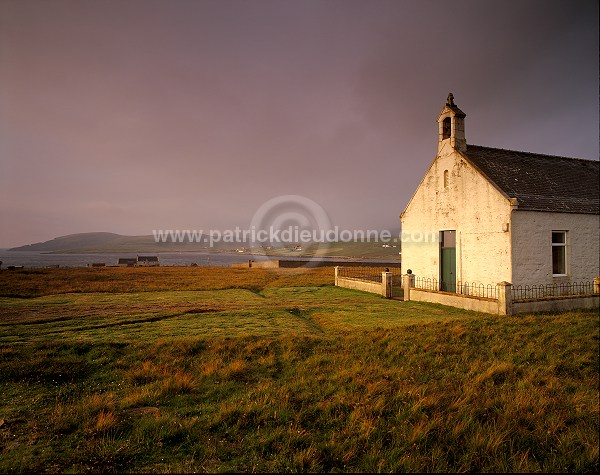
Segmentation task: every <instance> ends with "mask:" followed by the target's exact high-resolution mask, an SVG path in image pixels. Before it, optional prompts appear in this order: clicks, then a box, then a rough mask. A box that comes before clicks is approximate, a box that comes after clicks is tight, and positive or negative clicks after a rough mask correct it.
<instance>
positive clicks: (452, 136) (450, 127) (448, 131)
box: [437, 93, 467, 153]
mask: <svg viewBox="0 0 600 475" xmlns="http://www.w3.org/2000/svg"><path fill="white" fill-rule="evenodd" d="M466 116H467V115H466V114H465V113H464V112H463V111H461V110H460V109H459V108H458V107H457V106H456V104H454V94H452V93H450V94H448V98H447V99H446V104H445V105H444V108H443V109H442V112H440V115H439V117H438V119H437V122H438V129H439V139H438V153H439V152H440V150H441V149H442V147H443V146H444V145H446V144H448V145H450V146H451V147H453V148H455V149H456V150H459V151H461V152H465V151H466V150H467V140H466V139H465V117H466Z"/></svg>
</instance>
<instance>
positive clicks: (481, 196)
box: [400, 94, 600, 292]
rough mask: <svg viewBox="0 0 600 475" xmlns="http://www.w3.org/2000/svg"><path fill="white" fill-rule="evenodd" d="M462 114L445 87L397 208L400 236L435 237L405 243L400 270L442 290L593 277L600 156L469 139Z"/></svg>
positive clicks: (598, 269)
mask: <svg viewBox="0 0 600 475" xmlns="http://www.w3.org/2000/svg"><path fill="white" fill-rule="evenodd" d="M465 117H466V114H465V113H464V112H463V111H461V110H460V109H459V108H458V107H457V106H456V104H455V103H454V98H453V95H452V94H449V95H448V100H447V102H446V104H445V105H444V107H443V109H442V111H441V113H440V115H439V117H438V119H437V122H438V127H439V139H438V144H437V155H436V156H435V158H434V160H433V162H432V163H431V166H430V167H429V169H428V170H427V173H426V174H425V176H424V177H423V179H422V180H421V183H420V184H419V186H418V187H417V189H416V191H415V192H414V194H413V196H412V198H411V199H410V201H409V203H408V205H407V206H406V209H405V210H404V211H403V212H402V214H401V215H400V221H401V224H402V234H403V236H430V237H431V236H433V237H434V238H433V239H412V240H410V239H409V240H408V241H407V242H403V243H402V269H403V271H404V272H407V271H408V269H410V270H411V271H412V273H413V274H414V275H416V276H417V277H422V278H430V279H433V280H435V281H436V282H438V283H439V287H440V288H439V289H438V290H442V291H448V292H455V291H456V286H457V283H465V282H481V283H484V284H492V285H495V284H496V283H498V282H503V281H504V282H509V283H512V284H513V286H518V285H533V284H543V285H547V284H569V283H573V282H579V281H591V280H593V279H594V278H595V277H597V276H599V275H600V257H599V256H600V247H599V242H600V168H599V162H598V161H595V160H584V159H579V158H567V157H559V156H551V155H542V154H537V153H529V152H519V151H513V150H504V149H498V148H490V147H483V146H479V145H470V144H467V141H466V138H465ZM425 241H428V242H425Z"/></svg>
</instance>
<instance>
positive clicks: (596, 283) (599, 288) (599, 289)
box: [594, 277, 600, 294]
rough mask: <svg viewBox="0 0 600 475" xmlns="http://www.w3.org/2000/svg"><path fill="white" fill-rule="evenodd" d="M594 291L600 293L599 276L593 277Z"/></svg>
mask: <svg viewBox="0 0 600 475" xmlns="http://www.w3.org/2000/svg"><path fill="white" fill-rule="evenodd" d="M594 293H595V294H600V277H594Z"/></svg>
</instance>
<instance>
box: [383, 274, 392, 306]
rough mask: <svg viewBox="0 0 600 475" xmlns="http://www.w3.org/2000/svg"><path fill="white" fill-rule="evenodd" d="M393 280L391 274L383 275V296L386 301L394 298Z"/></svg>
mask: <svg viewBox="0 0 600 475" xmlns="http://www.w3.org/2000/svg"><path fill="white" fill-rule="evenodd" d="M392 279H393V276H392V273H391V272H382V273H381V295H382V296H383V297H385V298H386V299H391V298H392Z"/></svg>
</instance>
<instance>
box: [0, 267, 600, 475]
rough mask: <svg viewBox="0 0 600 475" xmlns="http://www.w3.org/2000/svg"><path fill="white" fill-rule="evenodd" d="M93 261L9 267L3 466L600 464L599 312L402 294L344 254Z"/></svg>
mask: <svg viewBox="0 0 600 475" xmlns="http://www.w3.org/2000/svg"><path fill="white" fill-rule="evenodd" d="M96 270H97V269H93V270H91V271H96ZM163 270H164V271H165V274H164V275H162V274H161V272H162V271H163ZM82 271H84V270H79V269H78V270H73V274H72V278H71V279H69V278H68V277H69V276H68V273H69V272H68V270H64V271H63V270H58V269H57V270H48V271H43V272H42V273H41V274H24V275H25V276H26V277H24V278H23V279H24V281H23V282H18V280H19V278H20V277H19V273H16V272H15V273H12V274H10V276H9V277H7V276H6V274H8V273H4V272H3V273H1V274H4V275H2V277H0V281H2V283H3V285H5V284H6V285H7V287H6V288H10V290H8V291H6V293H4V287H2V288H1V289H2V292H3V293H4V295H7V294H11V295H15V294H19V295H20V297H21V298H14V297H4V298H1V299H0V312H1V314H0V315H1V317H0V391H1V394H2V407H1V409H0V472H23V471H27V472H32V471H35V472H65V471H67V472H111V471H128V472H191V471H209V472H215V471H242V472H250V471H345V472H359V471H360V472H364V471H451V472H457V471H500V472H513V471H527V472H530V471H544V472H547V471H593V470H595V469H597V468H598V442H599V440H598V428H599V414H598V383H599V378H598V370H599V367H598V315H597V313H596V312H594V311H576V312H569V313H562V314H537V315H522V316H514V317H495V316H490V315H485V314H477V313H472V312H465V311H462V310H457V309H451V308H448V307H443V306H439V305H432V304H421V303H416V302H398V301H390V300H385V299H382V298H380V297H378V296H376V295H371V294H366V293H361V292H358V291H352V290H348V289H340V288H334V287H331V286H330V285H328V284H329V283H330V281H328V280H327V279H330V278H332V277H331V274H332V270H331V269H329V270H328V271H329V272H325V271H324V270H323V269H315V270H310V271H299V270H293V271H290V270H281V271H278V272H275V273H269V272H268V271H266V272H263V270H262V269H242V270H241V271H242V272H239V273H238V272H236V273H234V274H231V277H230V280H229V282H228V284H227V285H225V286H224V284H223V282H222V279H221V278H220V277H222V276H223V274H221V272H222V270H221V269H218V268H214V269H201V270H200V272H199V273H198V274H193V273H187V270H186V269H182V271H184V272H183V274H182V277H181V278H180V279H177V278H176V274H172V272H173V270H172V269H170V268H164V269H160V270H156V269H143V270H141V271H140V270H138V269H136V270H135V272H130V273H128V272H129V270H126V272H122V271H123V269H114V270H112V269H111V270H109V271H108V272H107V274H108V273H110V272H111V271H112V272H114V273H115V274H118V275H119V276H118V277H116V278H115V280H114V282H111V281H102V280H100V281H95V280H94V279H91V278H90V274H88V273H87V272H82ZM85 271H88V270H87V269H85ZM212 271H214V273H215V274H214V275H212V277H211V273H212ZM256 271H258V272H256ZM53 272H58V273H60V274H61V275H60V276H58V277H56V278H55V276H53V275H52V273H53ZM121 272H122V274H119V273H121ZM254 272H256V273H255V274H254ZM103 274H104V270H103V272H102V273H100V275H103ZM148 275H150V276H152V279H151V280H152V281H153V282H154V283H153V284H152V285H154V287H153V288H149V289H145V288H144V286H143V285H142V284H140V283H136V282H135V281H136V279H138V278H139V279H140V280H141V281H146V280H147V278H148ZM35 276H37V277H35ZM80 276H83V277H82V278H81V280H80V281H79V282H78V281H77V280H78V279H79V277H80ZM121 276H126V277H124V278H123V279H122V280H121ZM198 276H202V279H203V281H204V282H202V283H196V282H194V280H195V278H196V277H198ZM238 277H239V281H237V282H236V281H234V280H232V279H235V278H238ZM36 278H38V279H39V280H36ZM2 279H4V280H2ZM54 280H56V282H60V283H58V284H57V290H59V291H60V292H57V293H53V292H52V281H54ZM15 281H16V282H15ZM126 281H129V284H130V285H129V286H127V285H126ZM98 282H100V284H101V286H100V287H98V285H99V284H98ZM211 282H212V283H211ZM210 285H213V286H214V287H215V289H210V288H208V287H210ZM180 286H181V287H182V288H180ZM194 286H198V288H195V287H194ZM67 288H72V289H75V290H74V293H71V292H69V291H68V290H66V289H67ZM107 288H108V289H112V290H106V289H107ZM140 289H144V290H143V291H141V290H140ZM22 297H28V298H22Z"/></svg>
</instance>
